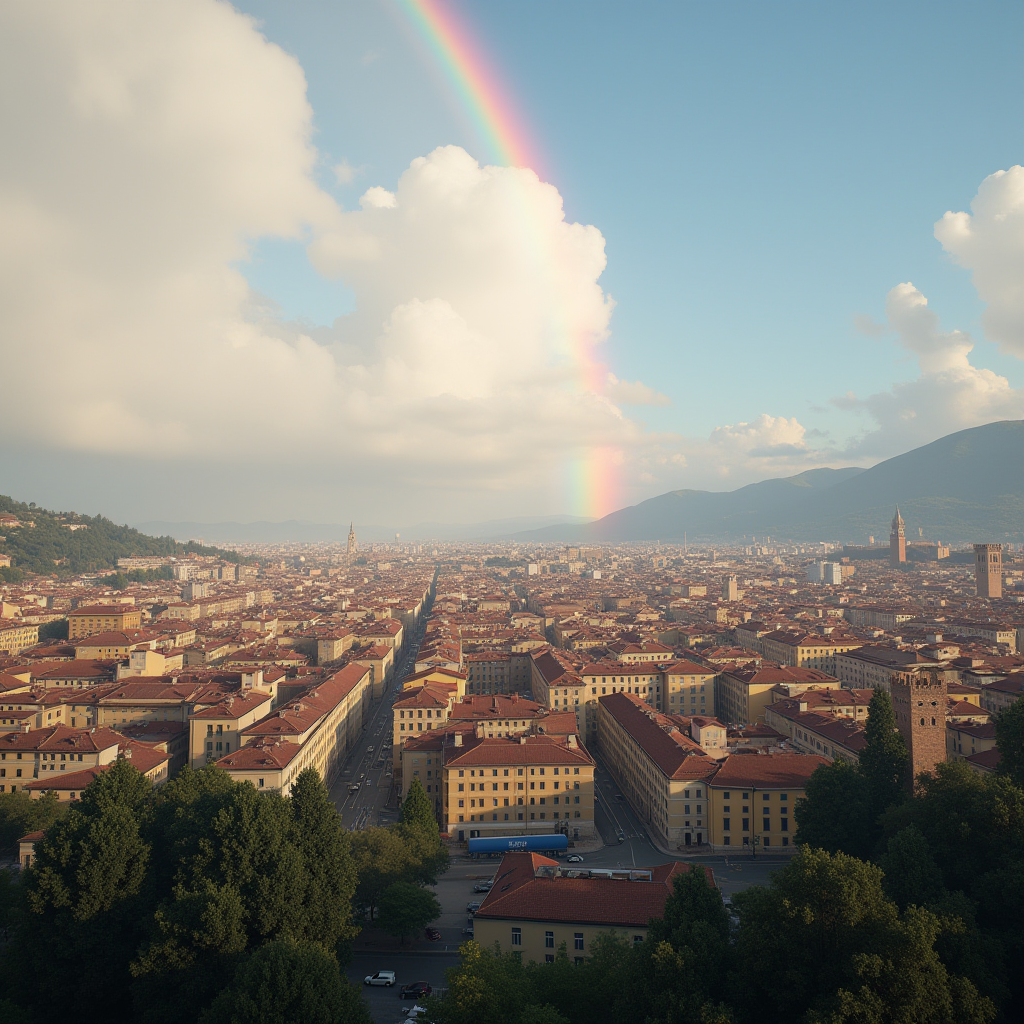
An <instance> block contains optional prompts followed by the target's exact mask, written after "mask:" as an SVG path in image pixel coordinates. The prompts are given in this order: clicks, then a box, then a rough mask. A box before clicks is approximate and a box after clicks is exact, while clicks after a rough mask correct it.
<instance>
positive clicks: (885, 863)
mask: <svg viewBox="0 0 1024 1024" xmlns="http://www.w3.org/2000/svg"><path fill="white" fill-rule="evenodd" d="M881 867H882V870H883V871H884V872H885V880H884V885H885V891H886V893H887V894H888V896H889V898H890V899H891V900H892V901H893V902H894V903H895V904H896V905H897V906H898V907H899V908H900V909H901V910H906V908H907V907H909V906H918V907H928V906H931V905H932V904H934V903H936V902H938V901H939V900H940V899H942V897H943V896H944V895H945V891H946V890H945V888H944V887H943V884H942V872H941V871H940V870H939V866H938V864H936V863H935V858H934V857H933V856H932V851H931V847H930V846H929V845H928V840H927V839H925V837H924V835H923V834H922V833H921V830H920V829H919V828H917V826H915V825H910V826H909V827H908V828H905V829H903V830H902V831H901V832H897V833H896V835H894V836H893V837H892V838H891V839H890V840H889V843H888V845H887V846H886V850H885V854H884V856H883V857H882V861H881Z"/></svg>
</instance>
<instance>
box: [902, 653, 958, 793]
mask: <svg viewBox="0 0 1024 1024" xmlns="http://www.w3.org/2000/svg"><path fill="white" fill-rule="evenodd" d="M890 687H891V690H892V707H893V711H895V713H896V728H897V729H899V731H900V735H902V737H903V740H904V742H905V743H906V745H907V750H908V752H909V753H910V769H911V780H916V779H917V777H918V775H920V774H921V773H922V772H928V773H929V774H930V773H932V772H934V771H935V766H936V765H937V764H942V763H943V762H944V761H945V760H946V679H945V676H943V675H939V673H937V672H934V671H932V672H894V673H893V675H892V681H891V683H890Z"/></svg>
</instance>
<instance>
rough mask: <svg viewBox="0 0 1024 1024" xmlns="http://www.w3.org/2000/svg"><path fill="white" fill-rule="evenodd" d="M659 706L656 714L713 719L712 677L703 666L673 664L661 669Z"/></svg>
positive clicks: (711, 673) (689, 662) (685, 663)
mask: <svg viewBox="0 0 1024 1024" xmlns="http://www.w3.org/2000/svg"><path fill="white" fill-rule="evenodd" d="M661 674H662V679H663V682H662V684H661V697H662V699H661V704H660V706H659V708H658V710H659V711H664V712H666V713H667V714H670V715H707V716H709V717H711V718H714V717H715V713H716V712H715V676H716V675H717V673H716V672H713V671H711V670H710V669H708V668H707V667H706V666H704V665H698V664H696V662H692V661H674V662H671V663H670V664H668V665H662V666H661Z"/></svg>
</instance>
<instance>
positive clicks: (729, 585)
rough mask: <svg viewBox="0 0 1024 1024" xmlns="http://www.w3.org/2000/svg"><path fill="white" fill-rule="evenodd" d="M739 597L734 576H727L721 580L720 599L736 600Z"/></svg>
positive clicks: (737, 585)
mask: <svg viewBox="0 0 1024 1024" xmlns="http://www.w3.org/2000/svg"><path fill="white" fill-rule="evenodd" d="M739 599H740V598H739V584H738V583H737V581H736V577H735V576H729V577H728V578H727V579H724V580H723V581H722V600H723V601H738V600H739Z"/></svg>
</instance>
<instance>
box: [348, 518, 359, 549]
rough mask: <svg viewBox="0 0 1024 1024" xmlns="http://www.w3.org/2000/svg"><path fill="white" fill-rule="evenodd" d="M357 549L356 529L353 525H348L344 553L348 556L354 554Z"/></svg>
mask: <svg viewBox="0 0 1024 1024" xmlns="http://www.w3.org/2000/svg"><path fill="white" fill-rule="evenodd" d="M358 547H359V541H357V540H356V527H355V523H349V524H348V544H347V545H346V548H345V550H346V552H347V553H348V554H350V555H354V554H355V553H356V549H357V548H358Z"/></svg>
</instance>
